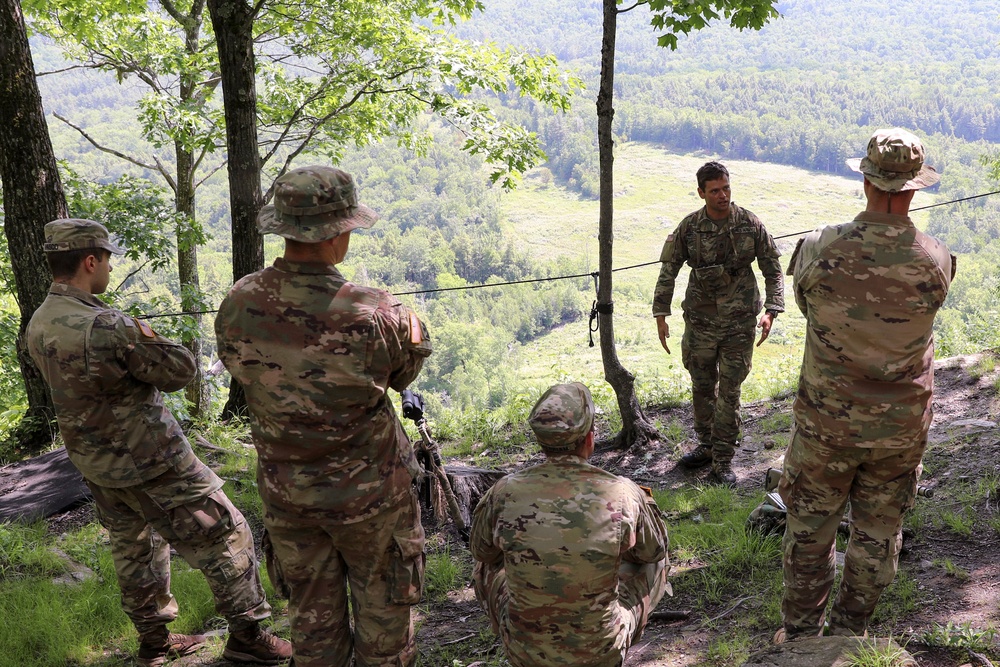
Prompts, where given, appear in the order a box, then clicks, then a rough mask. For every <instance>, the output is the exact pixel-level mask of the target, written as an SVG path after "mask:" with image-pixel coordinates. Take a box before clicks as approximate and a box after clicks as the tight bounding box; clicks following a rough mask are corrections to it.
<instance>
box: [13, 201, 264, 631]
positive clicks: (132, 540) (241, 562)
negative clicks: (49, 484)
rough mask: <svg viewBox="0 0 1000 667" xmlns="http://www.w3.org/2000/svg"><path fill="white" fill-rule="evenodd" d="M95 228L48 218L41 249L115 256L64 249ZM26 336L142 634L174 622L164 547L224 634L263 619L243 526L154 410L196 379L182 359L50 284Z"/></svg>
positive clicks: (146, 333) (139, 325)
mask: <svg viewBox="0 0 1000 667" xmlns="http://www.w3.org/2000/svg"><path fill="white" fill-rule="evenodd" d="M98 227H99V228H100V232H103V235H104V238H105V239H106V238H107V232H106V230H104V228H103V227H101V226H100V225H98V224H97V223H93V222H90V221H77V220H60V221H55V222H52V223H49V224H48V225H46V237H47V241H49V243H47V244H46V251H49V252H53V251H55V252H58V251H65V250H71V249H76V248H80V247H95V248H105V249H108V250H110V251H112V252H115V251H118V248H117V247H116V246H114V245H113V244H110V242H109V241H107V240H103V241H101V240H100V239H98V242H100V243H102V244H103V245H102V244H93V243H96V242H94V239H89V240H85V242H91V243H92V245H90V246H86V245H83V246H81V245H80V244H78V243H77V244H75V245H74V246H73V247H70V245H71V244H73V243H74V242H73V241H72V239H75V238H78V237H79V236H81V235H83V236H87V235H88V234H90V235H94V232H95V230H96V228H98ZM65 239H71V240H70V241H66V240H65ZM63 246H65V247H63ZM109 246H110V247H109ZM27 339H28V350H29V352H30V354H31V357H32V359H34V361H35V364H36V365H37V366H38V368H39V370H40V371H41V373H42V376H43V377H44V378H45V381H46V382H47V383H48V385H49V387H50V388H51V390H52V400H53V403H54V404H55V409H56V415H57V418H58V423H59V431H60V433H61V434H62V437H63V441H64V442H65V444H66V450H67V452H68V454H69V458H70V460H71V461H72V462H73V464H74V465H75V466H76V467H77V468H78V469H79V470H80V472H81V473H83V476H84V478H85V480H86V482H87V485H88V486H89V487H90V489H91V491H92V492H93V494H94V499H95V502H96V506H97V515H98V518H99V519H100V521H101V524H102V525H103V526H104V527H105V528H107V529H108V533H109V535H110V538H111V550H112V554H113V556H114V561H115V570H116V572H117V575H118V583H119V586H120V587H121V591H122V606H123V608H124V610H125V613H126V614H128V616H129V618H130V619H131V620H132V622H133V623H134V624H135V627H136V629H137V630H138V631H139V634H140V636H147V635H149V634H150V633H153V632H154V631H156V630H157V629H158V628H162V627H165V625H166V624H167V623H168V622H170V621H172V620H174V619H175V618H176V617H177V602H176V601H175V599H174V597H173V595H171V593H170V545H173V546H174V547H175V548H176V549H177V552H178V553H179V554H180V555H181V556H182V557H183V558H184V559H185V560H186V561H187V562H188V564H190V565H191V567H193V568H196V569H199V570H201V571H202V573H203V574H204V575H205V577H206V578H207V579H208V583H209V586H210V587H211V589H212V592H213V593H214V595H215V600H216V608H217V609H218V611H219V613H220V614H222V615H224V616H225V617H226V618H227V619H228V620H229V622H230V629H231V630H233V631H236V630H240V629H244V628H248V627H253V626H255V625H256V624H257V622H258V621H260V620H261V619H264V618H267V617H268V616H269V615H270V607H269V606H268V604H267V601H266V600H265V599H264V592H263V589H262V588H261V585H260V580H259V577H258V572H257V567H256V558H255V555H254V547H253V537H252V535H251V533H250V530H249V529H248V527H247V524H246V521H245V520H244V518H243V515H242V514H240V512H239V510H237V509H236V508H235V507H234V506H233V505H232V503H230V502H229V499H228V498H227V497H226V495H225V493H224V492H223V491H222V490H221V489H222V484H223V482H222V480H221V479H219V477H218V476H217V475H216V474H215V473H213V472H212V471H211V470H210V469H209V468H208V467H206V466H205V465H204V464H203V463H202V462H201V461H200V460H199V459H198V457H197V456H195V454H194V452H193V451H192V450H191V446H190V445H189V444H188V441H187V439H186V438H185V437H184V434H183V433H182V432H181V428H180V426H179V425H178V424H177V421H176V420H175V419H174V418H173V416H172V415H171V414H170V412H169V411H168V410H167V409H166V408H165V407H164V405H163V396H162V394H161V393H160V392H161V391H175V390H178V389H181V388H182V387H184V385H186V384H187V383H188V382H189V381H190V380H191V379H192V378H193V377H194V374H195V360H194V358H193V357H192V356H191V353H190V352H188V351H187V350H186V349H185V348H183V347H182V346H181V345H179V344H177V343H173V342H171V341H169V340H167V339H165V338H163V337H162V336H159V335H158V334H156V333H155V332H154V331H153V330H152V329H151V328H150V327H149V325H148V324H146V323H145V322H141V321H139V320H135V319H133V318H131V317H128V316H127V315H125V314H124V313H122V312H120V311H117V310H114V309H112V308H109V307H108V306H107V305H106V304H105V303H104V302H103V301H101V300H100V299H98V298H97V297H96V296H94V295H93V294H91V293H89V292H86V291H84V290H81V289H78V288H77V287H73V286H70V285H67V284H63V283H58V282H57V283H53V284H52V286H51V287H50V288H49V294H48V296H47V297H46V299H45V301H44V302H43V303H42V305H41V306H40V307H39V308H38V310H36V311H35V313H34V315H33V316H32V318H31V322H30V323H29V324H28V332H27ZM168 543H169V544H168Z"/></svg>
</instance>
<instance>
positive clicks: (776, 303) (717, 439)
mask: <svg viewBox="0 0 1000 667" xmlns="http://www.w3.org/2000/svg"><path fill="white" fill-rule="evenodd" d="M729 210H730V212H729V218H728V220H725V221H722V222H719V221H715V220H712V219H711V218H710V217H708V214H707V212H706V209H705V208H704V207H703V208H701V209H699V210H698V211H695V212H694V213H691V214H690V215H688V216H687V217H685V218H684V219H683V220H682V221H681V224H680V225H678V227H677V229H676V230H674V232H673V233H672V234H670V235H669V236H668V237H667V240H666V242H665V243H664V244H663V251H662V252H661V253H660V261H661V262H662V263H663V265H662V267H661V268H660V277H659V279H658V280H657V281H656V289H655V290H654V292H653V315H654V316H660V315H664V316H669V315H670V302H671V300H672V299H673V295H674V281H675V279H676V278H677V273H678V272H679V271H680V269H681V266H683V265H684V263H685V262H686V263H687V264H688V265H690V266H691V267H692V269H691V277H690V278H689V280H688V286H687V292H686V294H685V295H684V302H683V303H682V304H681V307H682V308H683V309H684V337H683V339H682V341H681V359H682V360H683V362H684V367H685V368H686V369H687V370H688V372H689V373H690V374H691V398H692V405H693V408H694V430H695V433H696V434H697V436H698V440H699V442H700V443H701V444H702V445H706V446H710V447H711V449H712V459H713V461H714V462H716V463H728V462H730V461H732V459H733V456H734V454H735V452H736V447H737V446H738V444H739V438H740V415H739V411H740V387H741V385H742V384H743V381H744V380H745V379H746V377H747V375H748V374H749V373H750V367H751V359H752V357H753V341H754V327H755V326H756V323H757V322H756V318H757V314H758V313H760V310H761V306H762V305H763V307H764V308H766V309H767V310H769V311H773V312H775V313H781V312H784V310H785V297H784V279H783V277H782V274H781V264H780V262H779V261H778V258H779V257H780V256H781V253H780V252H778V249H777V247H775V245H774V241H773V240H772V239H771V235H770V234H768V233H767V230H766V229H764V225H763V224H762V223H761V221H760V219H758V218H757V216H756V215H754V214H753V213H751V212H750V211H748V210H746V209H744V208H740V207H739V206H737V205H736V204H730V206H729ZM754 260H756V261H757V267H758V268H759V269H760V272H761V273H762V274H763V275H764V285H765V293H766V296H765V299H764V302H763V304H762V303H761V298H760V292H759V291H758V289H757V279H756V277H755V276H754V273H753V268H752V266H753V262H754Z"/></svg>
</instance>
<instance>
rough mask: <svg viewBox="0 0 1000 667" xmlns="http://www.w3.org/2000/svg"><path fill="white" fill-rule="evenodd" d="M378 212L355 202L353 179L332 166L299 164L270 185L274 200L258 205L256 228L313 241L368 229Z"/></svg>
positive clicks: (263, 231) (288, 237)
mask: <svg viewBox="0 0 1000 667" xmlns="http://www.w3.org/2000/svg"><path fill="white" fill-rule="evenodd" d="M377 221H378V213H376V212H375V211H373V210H372V209H370V208H368V207H367V206H365V205H364V204H361V203H359V202H358V190H357V187H356V186H355V185H354V179H353V178H351V175H350V174H348V173H347V172H346V171H342V170H340V169H337V168H336V167H321V166H312V167H302V168H300V169H295V170H293V171H290V172H288V173H287V174H284V175H283V176H281V178H279V179H278V180H277V182H276V183H275V188H274V203H273V204H269V205H268V206H265V207H264V208H262V209H261V211H260V214H259V215H258V216H257V229H259V230H260V233H261V234H277V235H278V236H282V237H284V238H286V239H292V240H293V241H300V242H303V243H316V242H319V241H324V240H326V239H330V238H333V237H334V236H338V235H340V234H343V233H344V232H349V231H351V230H352V229H358V228H361V229H369V228H370V227H371V226H372V225H374V224H375V223H376V222H377Z"/></svg>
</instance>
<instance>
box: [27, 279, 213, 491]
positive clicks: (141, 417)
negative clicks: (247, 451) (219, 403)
mask: <svg viewBox="0 0 1000 667" xmlns="http://www.w3.org/2000/svg"><path fill="white" fill-rule="evenodd" d="M27 338H28V352H29V353H30V354H31V358H32V359H34V360H35V364H36V365H37V366H38V368H39V370H40V371H41V373H42V377H44V378H45V381H46V382H47V383H48V385H49V387H50V388H51V389H52V402H53V403H54V404H55V409H56V417H57V420H58V422H59V432H60V433H61V434H62V437H63V441H64V442H65V443H66V451H67V452H68V454H69V458H70V460H71V461H72V462H73V464H74V465H75V466H76V467H77V468H78V469H79V470H80V472H81V473H83V476H84V477H86V478H87V479H88V480H89V481H91V482H93V483H95V484H98V485H100V486H106V487H112V488H119V487H127V486H135V485H138V484H141V483H143V482H146V481H149V480H151V479H153V478H155V477H158V476H160V475H162V474H163V473H164V472H166V471H167V470H169V469H175V470H186V469H189V468H192V467H193V466H195V464H196V463H197V461H198V459H197V457H195V455H194V453H193V452H192V451H191V446H190V445H189V444H188V441H187V439H185V437H184V434H183V433H182V432H181V428H180V426H179V425H178V423H177V421H176V420H175V419H174V418H173V416H172V415H171V414H170V412H169V411H168V410H167V409H166V408H165V407H164V406H163V396H162V395H161V394H160V392H161V391H176V390H177V389H180V388H182V387H183V386H184V385H186V384H187V383H188V382H190V381H191V379H192V378H193V377H194V375H195V371H196V367H195V360H194V357H193V356H192V355H191V353H190V352H188V351H187V350H186V349H185V348H184V347H182V346H181V345H179V344H178V343H174V342H172V341H169V340H167V339H166V338H163V337H162V336H160V335H158V334H157V333H155V332H154V331H153V330H152V329H151V328H149V325H148V324H146V323H145V322H140V321H139V320H135V319H133V318H131V317H129V316H127V315H125V314H124V313H122V312H120V311H118V310H114V309H113V308H110V307H108V305H107V304H105V303H104V302H103V301H101V300H100V299H98V298H97V297H96V296H94V295H92V294H90V293H89V292H85V291H83V290H80V289H77V288H75V287H71V286H69V285H65V284H62V283H53V284H52V286H51V287H50V288H49V294H48V296H47V297H46V298H45V301H44V302H43V303H42V305H41V306H39V307H38V310H36V311H35V314H34V315H32V317H31V322H30V323H29V324H28V333H27Z"/></svg>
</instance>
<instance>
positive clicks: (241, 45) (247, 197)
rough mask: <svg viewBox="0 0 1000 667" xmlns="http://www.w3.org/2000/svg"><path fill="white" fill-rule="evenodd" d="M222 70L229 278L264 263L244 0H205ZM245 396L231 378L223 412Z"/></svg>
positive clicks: (235, 408) (249, 16)
mask: <svg viewBox="0 0 1000 667" xmlns="http://www.w3.org/2000/svg"><path fill="white" fill-rule="evenodd" d="M208 11H209V13H210V14H211V15H212V26H213V28H214V29H215V39H216V44H217V45H218V48H219V67H220V72H221V74H222V101H223V105H224V107H225V114H226V146H227V149H228V154H229V161H228V163H227V168H228V170H229V207H230V211H231V215H232V243H233V282H235V281H237V280H239V279H240V278H242V277H243V276H245V275H247V274H250V273H253V272H255V271H260V270H261V269H262V268H264V240H263V238H262V237H261V235H260V234H259V233H258V232H257V213H258V211H260V207H261V205H262V203H263V201H262V200H263V195H262V194H261V187H260V169H261V163H260V152H259V150H258V146H257V88H256V82H255V74H256V63H255V60H254V52H253V21H254V14H253V7H252V6H251V5H250V4H248V3H247V2H245V0H208ZM246 409H247V408H246V397H245V396H244V394H243V391H242V388H241V387H239V384H238V383H237V382H236V381H233V382H231V383H230V385H229V400H228V401H226V405H225V407H224V408H223V409H222V418H223V419H230V418H232V417H237V416H242V415H244V414H246Z"/></svg>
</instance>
